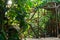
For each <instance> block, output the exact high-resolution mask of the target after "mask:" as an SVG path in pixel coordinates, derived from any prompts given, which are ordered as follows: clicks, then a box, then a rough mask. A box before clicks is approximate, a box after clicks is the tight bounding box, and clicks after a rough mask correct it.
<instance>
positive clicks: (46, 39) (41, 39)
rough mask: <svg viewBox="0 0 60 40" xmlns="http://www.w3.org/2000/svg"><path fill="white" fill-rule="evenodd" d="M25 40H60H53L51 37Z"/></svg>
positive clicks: (55, 39) (54, 39) (59, 39)
mask: <svg viewBox="0 0 60 40" xmlns="http://www.w3.org/2000/svg"><path fill="white" fill-rule="evenodd" d="M26 39H27V40H60V38H53V37H49V38H40V39H35V38H26Z"/></svg>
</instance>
